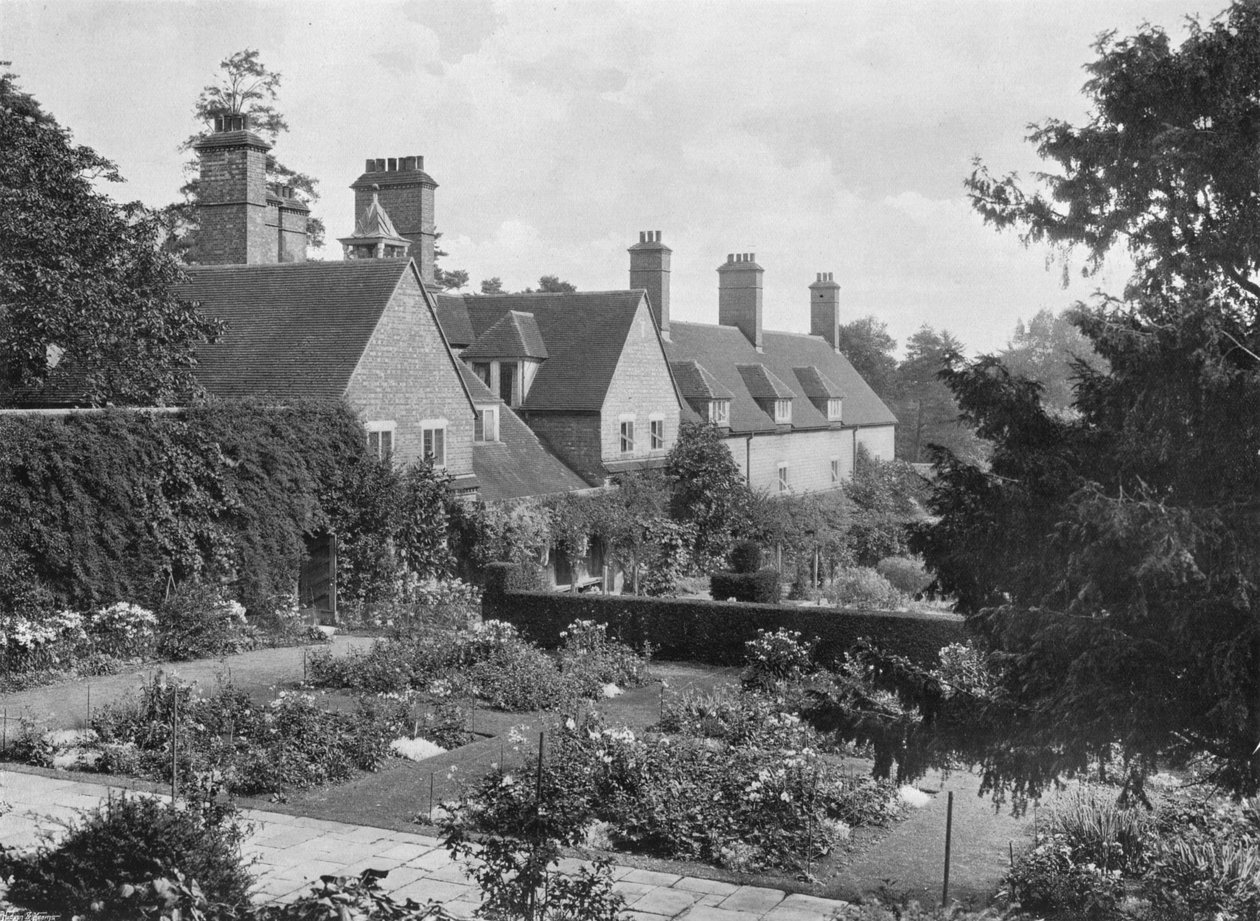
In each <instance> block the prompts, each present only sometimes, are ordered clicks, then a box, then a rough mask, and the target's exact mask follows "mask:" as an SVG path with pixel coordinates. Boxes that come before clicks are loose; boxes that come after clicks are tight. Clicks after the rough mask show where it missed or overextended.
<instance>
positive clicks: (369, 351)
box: [346, 271, 474, 476]
mask: <svg viewBox="0 0 1260 921" xmlns="http://www.w3.org/2000/svg"><path fill="white" fill-rule="evenodd" d="M346 395H347V398H348V399H349V400H350V403H351V405H353V406H354V407H355V408H356V409H358V410H359V411H360V412H361V413H362V414H363V418H364V421H365V422H368V423H373V422H393V423H394V426H395V428H394V457H395V459H396V460H397V461H399V462H400V463H404V464H405V463H410V462H412V461H415V460H419V459H420V458H421V456H422V449H423V441H422V436H421V429H422V423H423V422H425V421H426V420H443V419H444V420H446V469H447V471H448V472H449V473H451V474H452V475H454V476H466V475H471V474H472V442H473V421H474V415H473V407H472V403H471V401H470V400H469V398H468V394H467V391H465V390H464V386H463V382H462V381H461V380H460V377H459V372H458V371H457V370H456V367H455V364H454V361H453V360H452V356H451V354H450V352H449V351H448V349H447V348H446V344H445V340H443V338H442V335H441V333H440V331H439V329H438V324H437V319H436V318H435V317H434V315H433V311H432V310H431V309H430V308H429V306H428V304H427V303H426V302H425V300H424V293H423V291H422V290H421V288H420V283H419V282H418V281H417V280H416V276H415V274H414V273H412V272H411V271H408V272H407V273H406V274H405V275H403V279H402V281H401V282H400V283H399V285H398V289H397V290H396V291H395V292H394V296H393V298H392V299H391V301H390V304H389V307H387V308H386V310H385V312H384V314H383V315H382V316H381V320H380V323H379V324H378V325H377V327H376V330H375V332H373V334H372V338H371V340H370V341H369V342H368V346H367V348H366V349H365V350H364V354H363V358H362V360H361V361H360V362H359V366H358V367H357V368H356V369H355V371H354V374H353V375H352V376H351V378H350V386H349V388H348V390H347V394H346Z"/></svg>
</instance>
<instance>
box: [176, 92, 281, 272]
mask: <svg viewBox="0 0 1260 921" xmlns="http://www.w3.org/2000/svg"><path fill="white" fill-rule="evenodd" d="M193 149H194V150H196V151H197V157H198V159H199V160H200V161H201V183H200V188H199V190H198V221H199V224H200V226H199V228H198V230H197V235H196V238H195V240H194V241H193V247H192V255H193V261H195V262H198V263H200V264H202V265H235V264H245V263H248V264H257V263H265V262H275V261H276V256H277V252H276V250H277V244H278V241H277V238H276V235H275V233H274V231H273V230H272V229H270V228H269V227H268V226H267V225H268V221H267V218H268V189H267V151H268V150H270V149H271V145H270V144H268V143H267V142H266V141H265V140H263V139H262V138H261V137H259V136H258V135H257V134H254V132H252V131H250V130H249V123H248V121H247V119H246V117H245V116H244V115H242V114H241V113H239V112H229V113H224V114H221V115H216V116H215V117H214V132H213V133H212V134H211V135H210V136H209V137H207V138H205V139H203V140H200V141H198V142H197V143H196V144H194V145H193Z"/></svg>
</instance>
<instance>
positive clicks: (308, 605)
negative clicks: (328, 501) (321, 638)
mask: <svg viewBox="0 0 1260 921" xmlns="http://www.w3.org/2000/svg"><path fill="white" fill-rule="evenodd" d="M298 605H299V606H300V607H301V609H302V612H303V613H304V614H307V615H310V616H313V617H314V619H315V622H316V623H320V624H335V623H337V537H336V535H335V534H328V533H323V534H316V535H314V536H312V537H308V538H307V539H306V559H305V560H304V561H303V563H302V572H301V575H300V576H299V577H298Z"/></svg>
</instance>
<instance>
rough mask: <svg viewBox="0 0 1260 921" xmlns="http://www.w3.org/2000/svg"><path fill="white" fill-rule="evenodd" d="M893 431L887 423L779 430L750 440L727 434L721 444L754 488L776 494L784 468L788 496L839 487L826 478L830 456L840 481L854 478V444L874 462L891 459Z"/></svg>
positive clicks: (829, 472) (828, 476)
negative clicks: (782, 467)
mask: <svg viewBox="0 0 1260 921" xmlns="http://www.w3.org/2000/svg"><path fill="white" fill-rule="evenodd" d="M894 431H895V428H894V427H893V426H891V425H887V426H876V427H873V428H856V429H855V428H846V429H825V430H818V431H807V432H801V431H796V432H781V433H778V434H773V435H770V434H767V435H754V436H753V438H752V440H751V442H750V441H749V440H748V437H747V436H746V435H732V436H731V437H730V438H728V439H727V440H726V445H727V447H728V448H730V450H731V454H732V456H733V457H734V458H735V463H736V464H738V465H739V470H740V473H742V474H744V476H745V477H747V476H748V475H749V473H748V468H749V465H750V464H751V467H752V476H751V478H750V479H749V484H750V485H751V486H752V488H753V489H755V490H757V491H759V492H767V493H770V494H771V495H777V494H778V492H779V465H780V464H787V465H788V485H789V486H790V487H791V492H793V493H803V492H816V491H819V490H825V489H835V488H837V487H838V485H839V484H837V483H835V482H833V481H832V477H831V461H832V459H833V458H834V459H836V460H838V461H839V462H840V470H839V474H840V482H841V483H843V482H845V481H846V480H849V479H851V478H852V477H853V462H854V458H855V456H856V453H857V448H858V446H859V445H865V446H866V449H867V451H869V452H870V454H871V456H872V457H874V458H876V459H877V460H892V459H893V433H894Z"/></svg>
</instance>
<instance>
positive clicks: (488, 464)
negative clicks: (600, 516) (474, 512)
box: [460, 365, 589, 501]
mask: <svg viewBox="0 0 1260 921" xmlns="http://www.w3.org/2000/svg"><path fill="white" fill-rule="evenodd" d="M460 370H461V372H462V373H463V376H464V383H465V384H466V385H467V387H468V392H469V393H471V394H472V398H473V402H474V403H476V404H478V405H483V404H486V403H494V404H495V405H497V406H498V407H499V440H498V441H475V442H473V472H474V473H476V475H477V481H478V483H479V484H480V485H481V497H482V498H483V499H486V500H488V501H493V500H495V499H517V498H520V497H522V496H548V495H552V494H554V493H561V492H568V491H570V490H573V489H586V488H588V486H589V484H588V483H587V482H586V481H585V480H583V479H582V478H581V477H580V476H578V475H577V474H576V473H574V472H573V471H572V470H570V469H569V468H568V467H566V466H565V465H564V464H563V463H562V462H561V461H560V460H559V459H558V458H557V457H556V456H555V455H553V454H552V453H551V452H549V451H548V450H547V449H546V448H545V447H543V444H542V442H540V441H539V440H538V436H537V435H535V434H534V433H533V431H532V430H531V429H530V428H529V426H527V425H526V424H525V423H524V422H522V421H521V418H520V416H518V415H517V414H516V413H514V412H512V410H511V409H509V408H508V407H507V405H506V404H505V403H504V402H503V401H502V400H500V399H499V398H498V397H496V396H495V395H494V394H493V393H491V392H490V389H489V388H488V387H486V385H485V384H483V383H482V382H481V378H479V377H477V375H475V374H473V373H472V371H471V370H469V368H468V366H467V365H463V367H461V369H460Z"/></svg>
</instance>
